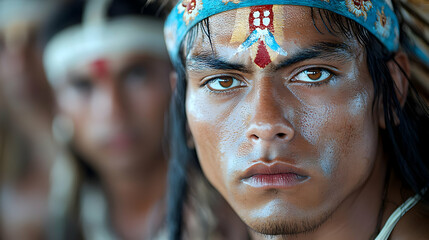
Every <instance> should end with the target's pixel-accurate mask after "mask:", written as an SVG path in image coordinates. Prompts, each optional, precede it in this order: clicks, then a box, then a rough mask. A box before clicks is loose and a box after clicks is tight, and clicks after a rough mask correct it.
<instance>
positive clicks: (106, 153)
mask: <svg viewBox="0 0 429 240" xmlns="http://www.w3.org/2000/svg"><path fill="white" fill-rule="evenodd" d="M94 66H96V67H95V68H94ZM169 70H170V65H169V63H168V62H167V61H165V60H161V59H158V58H156V57H152V56H150V55H145V54H143V53H124V54H116V55H109V54H106V56H105V57H102V58H100V59H98V60H95V61H94V62H93V61H89V60H88V61H81V62H80V63H79V64H77V65H75V66H71V67H70V70H69V74H68V76H66V77H65V81H64V82H63V83H62V84H61V86H59V87H58V88H57V89H56V95H57V100H58V103H59V104H58V105H59V106H58V107H59V112H60V113H61V114H64V115H65V116H67V117H68V118H70V119H71V120H72V121H73V125H74V136H73V145H74V147H75V148H76V149H77V151H78V152H79V153H80V154H82V155H83V157H84V159H86V160H87V161H88V162H87V163H88V164H89V165H91V166H92V167H93V168H94V169H95V170H96V172H97V174H98V175H99V177H100V179H101V182H102V184H103V185H104V188H105V189H106V191H107V195H108V201H109V204H110V205H109V209H110V210H111V212H110V214H111V216H112V220H111V222H112V223H113V225H114V227H115V228H116V231H117V233H118V234H119V235H120V236H121V238H123V239H141V238H142V237H143V238H144V237H146V236H147V235H148V234H149V235H150V234H152V233H153V232H151V231H154V229H156V227H159V224H160V223H161V219H158V218H157V217H162V212H163V211H164V205H163V198H164V191H165V187H166V174H167V161H166V156H165V151H164V150H165V149H163V144H162V138H163V134H164V113H165V111H166V109H167V106H168V103H169V98H170V85H169V81H168V79H169V78H168V76H169V75H168V74H169ZM63 80H64V79H63ZM154 211H155V212H156V213H157V214H156V215H155V216H157V217H154V216H153V215H154V214H153V212H154ZM156 225H158V226H156ZM155 226H156V227H155Z"/></svg>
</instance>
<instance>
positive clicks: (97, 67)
mask: <svg viewBox="0 0 429 240" xmlns="http://www.w3.org/2000/svg"><path fill="white" fill-rule="evenodd" d="M90 69H91V73H92V75H93V76H94V77H95V78H98V79H105V78H107V77H109V73H110V70H109V61H108V60H107V59H105V58H100V59H97V60H95V61H93V62H92V63H91V65H90Z"/></svg>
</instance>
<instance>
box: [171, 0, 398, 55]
mask: <svg viewBox="0 0 429 240" xmlns="http://www.w3.org/2000/svg"><path fill="white" fill-rule="evenodd" d="M264 5H299V6H308V7H315V8H320V9H326V10H329V11H332V12H335V13H337V14H340V15H342V16H344V17H347V18H350V19H352V20H354V21H356V22H357V23H359V24H361V25H362V26H363V27H365V28H366V29H367V30H368V31H369V32H371V33H372V34H374V35H375V36H376V37H377V38H378V39H379V40H380V41H381V42H382V43H383V44H384V46H385V47H386V48H387V49H388V50H389V51H390V52H395V51H397V50H398V48H399V24H398V19H397V17H396V15H395V13H394V11H393V6H392V2H391V0H182V1H180V2H179V3H178V4H177V5H176V7H175V8H173V10H172V12H171V13H170V15H169V17H168V19H167V21H166V23H165V30H164V32H165V37H166V43H167V49H168V51H169V54H170V57H171V59H172V60H173V61H177V60H179V59H180V56H179V49H180V46H181V44H182V41H183V39H184V38H185V36H186V34H187V33H188V32H189V30H190V29H192V28H193V27H194V26H195V25H196V24H198V23H199V22H201V21H202V20H204V19H206V18H208V17H210V16H213V15H215V14H218V13H221V12H226V11H229V10H234V9H239V8H244V7H254V6H264Z"/></svg>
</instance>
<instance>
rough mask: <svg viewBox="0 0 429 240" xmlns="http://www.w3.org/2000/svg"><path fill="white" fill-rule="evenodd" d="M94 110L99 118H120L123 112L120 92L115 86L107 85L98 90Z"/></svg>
mask: <svg viewBox="0 0 429 240" xmlns="http://www.w3.org/2000/svg"><path fill="white" fill-rule="evenodd" d="M97 100H98V101H96V104H95V105H96V107H95V110H96V112H98V113H97V115H98V116H99V117H100V119H104V121H106V120H109V119H110V120H112V119H116V118H120V117H121V115H123V112H124V109H123V108H124V104H123V101H122V96H121V92H120V90H119V89H117V87H116V86H113V87H107V88H106V89H103V91H102V92H100V94H99V96H98V99H97Z"/></svg>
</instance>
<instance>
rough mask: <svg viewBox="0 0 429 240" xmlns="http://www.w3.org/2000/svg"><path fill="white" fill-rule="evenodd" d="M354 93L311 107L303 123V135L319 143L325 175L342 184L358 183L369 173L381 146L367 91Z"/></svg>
mask: <svg viewBox="0 0 429 240" xmlns="http://www.w3.org/2000/svg"><path fill="white" fill-rule="evenodd" d="M347 94H350V93H347ZM351 96H353V97H348V98H342V97H340V98H339V99H342V101H339V102H337V104H332V105H331V106H324V107H319V110H314V109H309V111H307V113H306V114H304V117H303V123H304V124H303V125H302V126H301V127H302V133H303V136H304V138H306V139H308V142H309V143H310V144H312V145H314V146H317V147H316V151H317V152H318V154H317V155H318V156H320V160H319V168H320V169H321V172H322V173H323V175H324V177H328V178H334V179H337V180H338V181H339V182H341V184H342V185H347V184H348V183H350V184H352V183H353V184H355V183H356V181H360V180H361V179H364V178H365V177H363V175H367V174H369V172H370V168H371V166H372V165H373V163H374V159H375V155H376V150H377V145H378V136H377V133H378V126H377V121H376V119H375V118H374V117H373V114H372V105H371V104H370V102H369V101H368V100H369V99H370V96H369V94H368V91H365V90H361V91H357V92H355V93H354V94H351ZM345 99H346V100H345ZM344 100H345V101H344ZM315 122H318V123H319V124H316V123H315Z"/></svg>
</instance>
